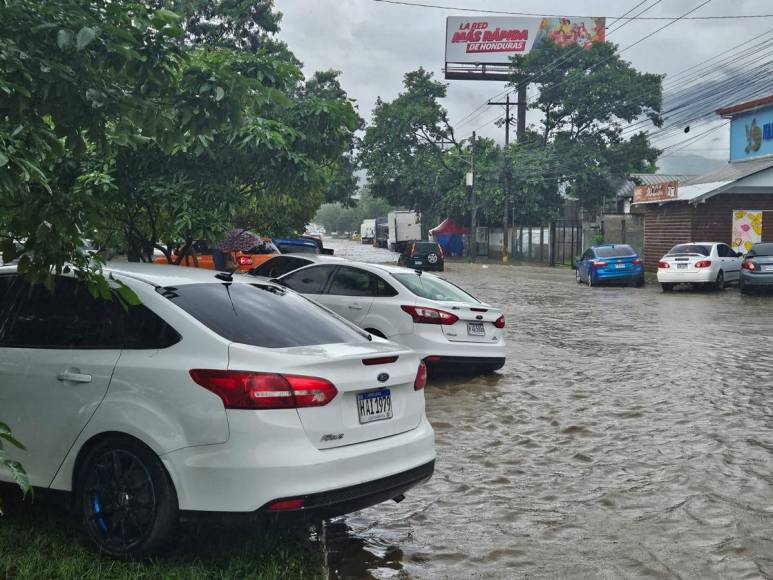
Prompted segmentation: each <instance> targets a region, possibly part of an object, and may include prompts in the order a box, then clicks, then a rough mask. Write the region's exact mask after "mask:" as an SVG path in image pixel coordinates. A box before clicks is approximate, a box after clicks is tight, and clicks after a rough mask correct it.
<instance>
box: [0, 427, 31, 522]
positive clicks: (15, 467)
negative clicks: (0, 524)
mask: <svg viewBox="0 0 773 580" xmlns="http://www.w3.org/2000/svg"><path fill="white" fill-rule="evenodd" d="M6 444H10V445H12V446H14V447H16V448H17V449H22V450H23V449H24V445H22V444H21V443H20V442H19V441H17V440H16V438H15V437H14V436H13V433H11V428H10V427H8V425H6V424H5V423H2V422H0V469H3V470H5V471H7V472H8V473H10V474H11V477H12V478H13V480H14V481H15V482H16V483H17V485H18V486H19V487H20V488H21V490H22V492H23V493H24V495H27V494H28V493H30V491H31V489H32V488H31V487H30V481H29V478H28V477H27V473H26V472H25V471H24V468H23V467H22V465H21V463H19V462H18V461H13V460H12V459H9V458H8V454H7V451H6V450H5V448H4V446H5V445H6ZM2 514H3V511H2V505H0V515H2Z"/></svg>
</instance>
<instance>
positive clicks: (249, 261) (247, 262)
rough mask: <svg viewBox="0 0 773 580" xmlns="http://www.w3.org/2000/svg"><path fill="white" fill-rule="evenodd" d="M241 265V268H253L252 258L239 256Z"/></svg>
mask: <svg viewBox="0 0 773 580" xmlns="http://www.w3.org/2000/svg"><path fill="white" fill-rule="evenodd" d="M239 265H240V266H252V257H251V256H239Z"/></svg>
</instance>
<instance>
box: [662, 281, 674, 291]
mask: <svg viewBox="0 0 773 580" xmlns="http://www.w3.org/2000/svg"><path fill="white" fill-rule="evenodd" d="M660 287H661V288H662V289H663V292H671V291H672V290H673V289H674V285H673V284H665V283H663V284H661V285H660Z"/></svg>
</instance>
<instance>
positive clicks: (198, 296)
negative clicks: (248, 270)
mask: <svg viewBox="0 0 773 580" xmlns="http://www.w3.org/2000/svg"><path fill="white" fill-rule="evenodd" d="M159 292H160V293H161V294H162V295H163V296H165V297H166V298H168V299H169V300H171V301H172V302H174V303H175V304H176V305H177V306H179V307H180V308H182V309H183V310H185V312H187V313H188V314H190V315H191V316H193V317H194V318H196V320H198V321H199V322H201V323H202V324H204V325H205V326H206V327H207V328H209V329H210V330H212V331H214V332H216V333H217V334H219V335H220V336H222V337H223V338H226V339H228V340H230V341H232V342H238V343H240V344H247V345H251V346H260V347H265V348H288V347H293V346H311V345H317V344H334V343H353V342H364V341H367V338H366V336H365V335H364V334H363V333H360V332H359V331H357V330H356V329H355V328H353V327H350V326H349V325H348V324H346V323H345V322H342V321H341V320H340V319H338V318H337V317H335V316H333V315H332V314H330V313H328V312H327V311H325V310H324V309H322V308H320V307H318V306H316V305H315V304H314V303H313V302H311V301H310V300H307V299H306V298H304V297H303V296H300V295H299V294H296V293H295V292H292V291H290V290H287V289H285V288H280V287H277V286H273V285H268V284H266V285H264V284H229V283H224V284H187V285H184V286H179V287H174V288H173V287H167V288H161V289H159Z"/></svg>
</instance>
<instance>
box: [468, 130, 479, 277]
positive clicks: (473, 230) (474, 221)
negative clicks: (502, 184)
mask: <svg viewBox="0 0 773 580" xmlns="http://www.w3.org/2000/svg"><path fill="white" fill-rule="evenodd" d="M476 143H477V136H476V134H475V131H473V132H472V183H471V184H470V205H472V216H471V220H470V221H471V223H470V234H471V236H472V240H471V241H470V257H472V260H473V262H474V261H475V258H477V257H478V197H477V192H476V191H475V145H476Z"/></svg>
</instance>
